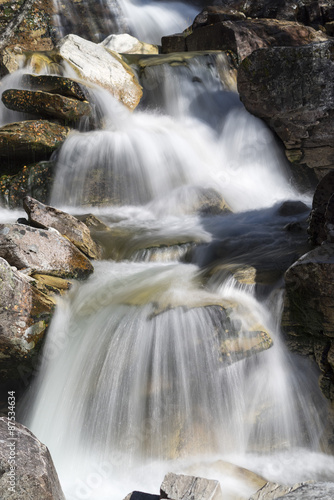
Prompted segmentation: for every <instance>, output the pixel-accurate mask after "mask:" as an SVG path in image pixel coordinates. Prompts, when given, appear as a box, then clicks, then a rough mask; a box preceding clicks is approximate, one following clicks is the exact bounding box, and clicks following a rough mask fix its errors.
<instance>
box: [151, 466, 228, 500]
mask: <svg viewBox="0 0 334 500" xmlns="http://www.w3.org/2000/svg"><path fill="white" fill-rule="evenodd" d="M160 498H168V499H170V500H193V499H194V500H223V494H222V491H221V488H220V484H219V481H215V480H212V479H204V478H201V477H195V476H184V475H182V474H173V473H172V472H169V473H168V474H166V476H165V477H164V480H163V483H162V485H161V486H160Z"/></svg>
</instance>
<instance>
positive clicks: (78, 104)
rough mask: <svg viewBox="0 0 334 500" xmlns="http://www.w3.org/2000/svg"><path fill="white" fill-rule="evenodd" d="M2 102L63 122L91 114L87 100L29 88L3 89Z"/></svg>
mask: <svg viewBox="0 0 334 500" xmlns="http://www.w3.org/2000/svg"><path fill="white" fill-rule="evenodd" d="M2 102H3V103H4V105H5V106H6V107H7V108H8V109H12V110H14V111H21V112H22V113H29V114H33V115H39V116H41V117H45V118H55V119H58V120H61V121H63V122H66V123H68V122H75V121H78V120H80V118H83V117H89V116H91V113H92V109H91V106H90V104H89V103H88V102H87V101H79V100H77V99H73V98H70V97H64V96H61V95H59V94H51V93H48V92H42V91H37V92H35V91H31V90H14V89H13V90H5V91H4V92H3V94H2Z"/></svg>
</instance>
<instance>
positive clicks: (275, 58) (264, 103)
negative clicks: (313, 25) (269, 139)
mask: <svg viewBox="0 0 334 500" xmlns="http://www.w3.org/2000/svg"><path fill="white" fill-rule="evenodd" d="M333 47H334V42H332V41H328V42H324V43H313V44H310V45H306V46H303V47H275V48H270V49H266V50H258V51H255V52H253V53H252V54H251V55H250V56H249V57H247V58H246V59H245V60H244V61H243V62H242V64H241V65H240V67H239V70H238V90H239V93H240V97H241V100H242V101H243V103H244V105H245V107H246V108H247V109H248V111H250V112H251V113H253V114H254V115H255V116H258V117H260V118H262V119H264V120H265V121H266V122H267V123H268V125H269V126H270V127H271V128H272V129H273V130H274V131H275V132H276V134H277V135H278V136H279V137H280V139H281V140H282V141H283V143H284V146H285V149H286V155H287V157H288V159H289V160H290V161H291V162H292V164H293V169H294V170H297V171H298V170H299V171H300V170H306V171H309V170H308V169H312V171H309V172H310V173H309V174H308V175H309V176H311V175H313V176H314V173H313V172H315V174H316V176H317V177H318V178H322V177H323V176H324V174H325V173H327V172H328V170H329V169H332V168H334V147H333V144H334V133H333V127H332V121H333V116H334V104H333V102H334V83H333V82H334V60H333V53H334V51H333ZM306 75H307V76H306ZM307 167H308V168H307ZM314 177H315V176H314Z"/></svg>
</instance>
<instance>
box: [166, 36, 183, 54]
mask: <svg viewBox="0 0 334 500" xmlns="http://www.w3.org/2000/svg"><path fill="white" fill-rule="evenodd" d="M186 51H187V46H186V35H185V34H184V33H176V34H175V35H169V36H163V37H162V38H161V52H162V54H171V53H172V52H186Z"/></svg>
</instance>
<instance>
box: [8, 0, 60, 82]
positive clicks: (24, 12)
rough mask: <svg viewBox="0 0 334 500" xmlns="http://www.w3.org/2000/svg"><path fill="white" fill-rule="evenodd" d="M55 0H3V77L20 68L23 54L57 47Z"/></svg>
mask: <svg viewBox="0 0 334 500" xmlns="http://www.w3.org/2000/svg"><path fill="white" fill-rule="evenodd" d="M53 13H54V3H53V0H34V1H24V2H23V1H22V0H2V1H1V10H0V49H1V50H0V76H3V75H4V74H7V73H12V72H13V71H16V70H17V69H19V66H20V63H21V62H22V56H21V54H22V51H23V50H30V51H51V50H53V49H54V47H55V39H56V33H55V29H54V28H53V23H52V16H53Z"/></svg>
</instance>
